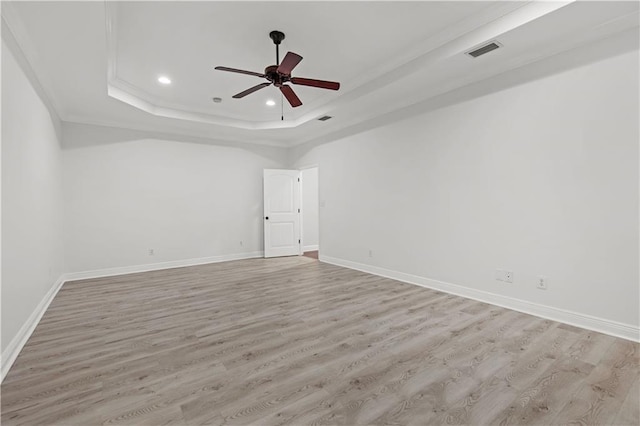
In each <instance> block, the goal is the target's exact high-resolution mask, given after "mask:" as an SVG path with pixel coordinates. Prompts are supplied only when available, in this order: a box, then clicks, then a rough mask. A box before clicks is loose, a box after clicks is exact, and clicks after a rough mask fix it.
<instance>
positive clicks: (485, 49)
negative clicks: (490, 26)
mask: <svg viewBox="0 0 640 426" xmlns="http://www.w3.org/2000/svg"><path fill="white" fill-rule="evenodd" d="M501 47H502V45H501V44H500V43H498V42H497V41H492V42H490V43H489V44H485V45H484V46H481V47H479V48H477V49H474V50H472V51H471V52H467V55H469V56H472V57H474V58H477V57H478V56H482V55H485V54H487V53H489V52H492V51H494V50H496V49H499V48H501Z"/></svg>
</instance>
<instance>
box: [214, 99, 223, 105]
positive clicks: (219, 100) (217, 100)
mask: <svg viewBox="0 0 640 426" xmlns="http://www.w3.org/2000/svg"><path fill="white" fill-rule="evenodd" d="M213 102H215V103H217V104H219V103H220V102H222V98H213Z"/></svg>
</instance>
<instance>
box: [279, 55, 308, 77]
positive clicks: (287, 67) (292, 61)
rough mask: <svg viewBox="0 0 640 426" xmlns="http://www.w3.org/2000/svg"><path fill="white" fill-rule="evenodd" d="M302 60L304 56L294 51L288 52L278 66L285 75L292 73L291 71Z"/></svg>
mask: <svg viewBox="0 0 640 426" xmlns="http://www.w3.org/2000/svg"><path fill="white" fill-rule="evenodd" d="M301 60H302V56H300V55H298V54H296V53H293V52H287V54H286V56H285V57H284V59H283V60H282V62H280V66H279V67H278V70H277V71H278V73H280V74H284V75H291V71H293V69H294V68H295V67H296V65H298V64H299V63H300V61H301Z"/></svg>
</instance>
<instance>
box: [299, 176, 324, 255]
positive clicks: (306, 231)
mask: <svg viewBox="0 0 640 426" xmlns="http://www.w3.org/2000/svg"><path fill="white" fill-rule="evenodd" d="M300 180H301V184H302V185H301V188H300V195H301V205H302V209H301V210H302V217H301V219H302V220H301V234H302V238H301V239H302V253H303V255H304V256H307V257H311V258H314V259H317V258H318V253H319V251H320V208H319V201H318V200H319V191H318V181H319V179H318V167H316V166H314V167H308V168H303V169H301V170H300Z"/></svg>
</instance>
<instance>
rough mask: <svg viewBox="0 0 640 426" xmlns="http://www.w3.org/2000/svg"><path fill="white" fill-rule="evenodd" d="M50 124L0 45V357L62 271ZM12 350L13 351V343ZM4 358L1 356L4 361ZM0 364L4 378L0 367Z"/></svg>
mask: <svg viewBox="0 0 640 426" xmlns="http://www.w3.org/2000/svg"><path fill="white" fill-rule="evenodd" d="M55 120H57V118H55V117H53V118H52V117H51V115H50V114H49V111H48V109H47V107H46V106H45V104H44V103H43V101H42V100H41V99H40V97H39V96H38V94H37V93H36V91H35V90H34V88H33V87H32V85H31V83H30V82H29V80H28V79H27V77H26V76H25V73H24V72H23V70H22V69H21V68H20V66H19V64H18V61H17V60H16V57H15V56H14V55H13V53H12V51H11V50H10V49H9V48H8V47H7V46H6V45H5V43H4V41H3V43H2V351H3V354H4V355H5V356H7V355H6V354H5V350H6V349H7V347H8V346H10V343H11V342H12V341H15V340H14V339H16V338H17V339H19V338H20V336H18V334H19V331H20V329H21V327H23V326H24V325H25V324H26V323H27V322H28V319H29V317H30V316H31V315H32V313H33V312H34V310H36V307H37V306H38V304H39V303H40V302H42V301H43V299H44V298H45V296H46V294H47V292H49V290H51V289H52V287H53V286H54V284H55V282H56V280H57V279H58V278H59V277H60V275H61V274H62V272H63V271H64V267H63V244H62V193H61V172H60V152H61V149H60V144H59V139H58V136H57V133H56V125H59V123H56V122H55ZM11 346H15V343H14V344H13V345H11ZM3 358H4V357H3ZM5 361H6V359H3V372H4V363H5Z"/></svg>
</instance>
